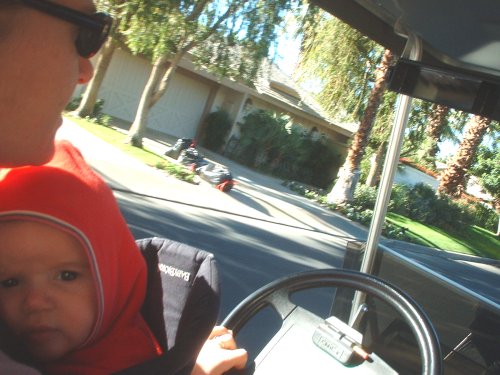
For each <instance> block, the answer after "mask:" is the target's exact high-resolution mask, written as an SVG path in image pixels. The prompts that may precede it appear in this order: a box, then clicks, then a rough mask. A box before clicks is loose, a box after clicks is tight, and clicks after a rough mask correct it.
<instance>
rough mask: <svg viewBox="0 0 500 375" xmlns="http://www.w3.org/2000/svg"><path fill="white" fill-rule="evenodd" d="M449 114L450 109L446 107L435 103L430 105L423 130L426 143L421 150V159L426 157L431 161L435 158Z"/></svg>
mask: <svg viewBox="0 0 500 375" xmlns="http://www.w3.org/2000/svg"><path fill="white" fill-rule="evenodd" d="M449 112H450V109H449V108H448V107H447V106H444V105H440V104H436V103H434V104H433V105H432V107H431V115H430V117H429V121H428V122H427V127H426V129H425V133H426V135H427V138H428V142H427V143H426V144H425V145H424V147H423V148H422V154H423V155H422V156H423V157H426V156H427V157H429V158H431V159H433V158H435V157H436V155H437V153H438V151H439V142H440V141H441V135H442V134H443V132H444V129H445V127H446V125H447V124H448V121H447V119H448V113H449Z"/></svg>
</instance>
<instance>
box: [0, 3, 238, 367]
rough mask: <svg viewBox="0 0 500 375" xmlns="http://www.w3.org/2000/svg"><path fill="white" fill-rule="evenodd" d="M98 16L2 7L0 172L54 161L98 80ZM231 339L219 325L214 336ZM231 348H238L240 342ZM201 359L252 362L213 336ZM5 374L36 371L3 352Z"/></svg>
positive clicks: (104, 28) (82, 10)
mask: <svg viewBox="0 0 500 375" xmlns="http://www.w3.org/2000/svg"><path fill="white" fill-rule="evenodd" d="M95 11H96V10H95V6H94V4H93V3H92V1H91V0H54V1H48V0H2V2H1V3H0V82H1V85H0V134H1V136H0V167H17V166H23V165H40V164H43V163H45V162H47V161H48V160H49V159H50V158H51V157H52V155H53V153H54V137H55V133H56V131H57V129H58V128H59V126H60V125H61V123H62V117H61V112H62V110H63V109H64V107H65V106H66V103H67V102H68V100H69V98H70V97H71V94H72V93H73V91H74V89H75V86H76V85H77V84H85V83H87V82H88V81H89V80H90V79H91V77H92V74H93V69H92V65H91V63H90V61H89V58H90V57H91V56H92V55H93V54H95V53H96V52H97V51H98V50H99V48H100V47H101V45H102V43H103V42H104V40H105V38H106V36H107V32H108V31H109V26H110V24H109V21H110V19H109V18H106V17H104V16H102V15H96V14H95ZM0 199H2V197H0ZM228 335H230V333H229V332H227V331H226V330H224V329H223V328H222V329H221V328H217V329H216V330H214V333H213V335H212V336H213V337H219V336H224V337H226V338H227V336H228ZM211 338H212V337H211ZM225 347H229V348H234V347H235V343H234V340H232V338H228V339H227V342H226V343H225ZM199 358H202V359H203V361H202V362H200V360H199V361H198V362H197V365H196V366H195V369H194V370H193V374H196V375H198V374H214V375H215V374H221V373H223V372H224V371H226V370H228V369H230V368H232V367H234V366H241V365H243V364H244V363H245V361H246V355H245V356H242V355H241V351H234V350H225V349H221V348H220V347H219V345H218V344H217V340H211V339H209V340H207V342H206V344H205V346H204V347H203V349H202V352H201V353H200V356H199ZM0 373H16V374H28V373H29V374H33V373H36V372H34V371H33V370H32V369H28V368H26V367H24V366H21V365H18V364H16V363H13V362H12V361H11V360H9V358H8V357H6V356H4V355H3V353H0Z"/></svg>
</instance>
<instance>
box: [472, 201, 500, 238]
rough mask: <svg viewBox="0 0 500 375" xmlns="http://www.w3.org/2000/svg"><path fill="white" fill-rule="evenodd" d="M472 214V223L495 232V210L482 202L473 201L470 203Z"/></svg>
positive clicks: (496, 221)
mask: <svg viewBox="0 0 500 375" xmlns="http://www.w3.org/2000/svg"><path fill="white" fill-rule="evenodd" d="M470 208H471V211H472V213H473V216H474V224H475V225H477V226H478V227H481V228H484V229H486V230H489V231H490V232H496V230H497V226H498V214H497V213H496V211H495V210H494V209H493V208H491V207H488V206H486V205H485V204H483V203H480V202H475V203H471V204H470Z"/></svg>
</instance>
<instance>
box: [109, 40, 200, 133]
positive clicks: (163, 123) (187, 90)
mask: <svg viewBox="0 0 500 375" xmlns="http://www.w3.org/2000/svg"><path fill="white" fill-rule="evenodd" d="M150 71H151V64H150V63H149V62H148V61H147V60H145V59H142V58H139V57H135V56H132V55H130V54H128V53H127V52H124V51H122V50H120V49H117V50H115V53H114V55H113V59H112V61H111V64H110V66H109V68H108V72H107V73H106V76H105V78H104V82H103V84H102V87H101V90H100V93H99V98H102V99H104V107H103V112H104V113H107V114H109V115H111V116H114V117H117V118H120V119H122V120H125V121H130V122H132V121H133V120H134V117H135V114H136V111H137V107H138V105H139V100H140V97H141V95H142V91H143V90H144V87H145V85H146V82H147V79H148V77H149V73H150ZM209 92H210V87H209V86H208V85H206V84H204V83H203V82H201V81H198V80H195V79H192V78H190V77H187V76H185V75H182V74H181V73H179V72H176V74H175V75H174V77H173V78H172V81H171V82H170V87H169V88H168V89H167V92H166V93H165V94H164V95H163V97H162V98H161V99H160V100H159V101H158V103H156V105H155V106H154V107H153V108H152V110H151V111H150V113H149V119H148V127H149V128H151V129H155V130H159V131H161V132H164V133H167V134H170V135H173V136H175V137H178V138H181V137H194V136H195V135H196V131H197V129H198V126H199V123H200V120H201V116H202V114H203V109H204V108H205V104H206V102H207V99H208V95H209Z"/></svg>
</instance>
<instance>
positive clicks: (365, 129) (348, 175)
mask: <svg viewBox="0 0 500 375" xmlns="http://www.w3.org/2000/svg"><path fill="white" fill-rule="evenodd" d="M392 60H393V55H392V52H391V51H389V50H388V49H386V50H385V51H384V56H383V58H382V64H381V65H380V66H379V67H378V68H377V72H376V74H375V77H376V78H375V85H374V87H373V89H372V91H371V92H370V97H369V98H368V105H367V106H366V109H365V113H364V116H363V119H362V120H361V123H360V124H359V129H358V131H357V132H356V134H355V136H354V139H353V141H352V144H351V146H350V147H349V151H348V153H347V158H346V160H345V163H344V165H343V166H342V168H341V169H340V170H339V175H338V179H337V182H336V183H335V185H334V186H333V188H332V191H331V192H330V193H329V194H328V195H327V201H328V202H329V203H336V204H342V203H345V202H349V201H352V200H353V196H354V190H355V188H356V184H357V183H358V181H359V175H360V170H359V165H360V162H361V159H362V157H363V155H364V149H365V147H366V144H367V142H368V137H369V135H370V132H371V130H372V127H373V123H374V122H375V117H376V115H377V110H378V107H379V105H380V103H381V102H382V97H383V95H384V92H385V89H386V86H387V82H386V72H387V69H388V68H389V66H390V65H391V63H392Z"/></svg>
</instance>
